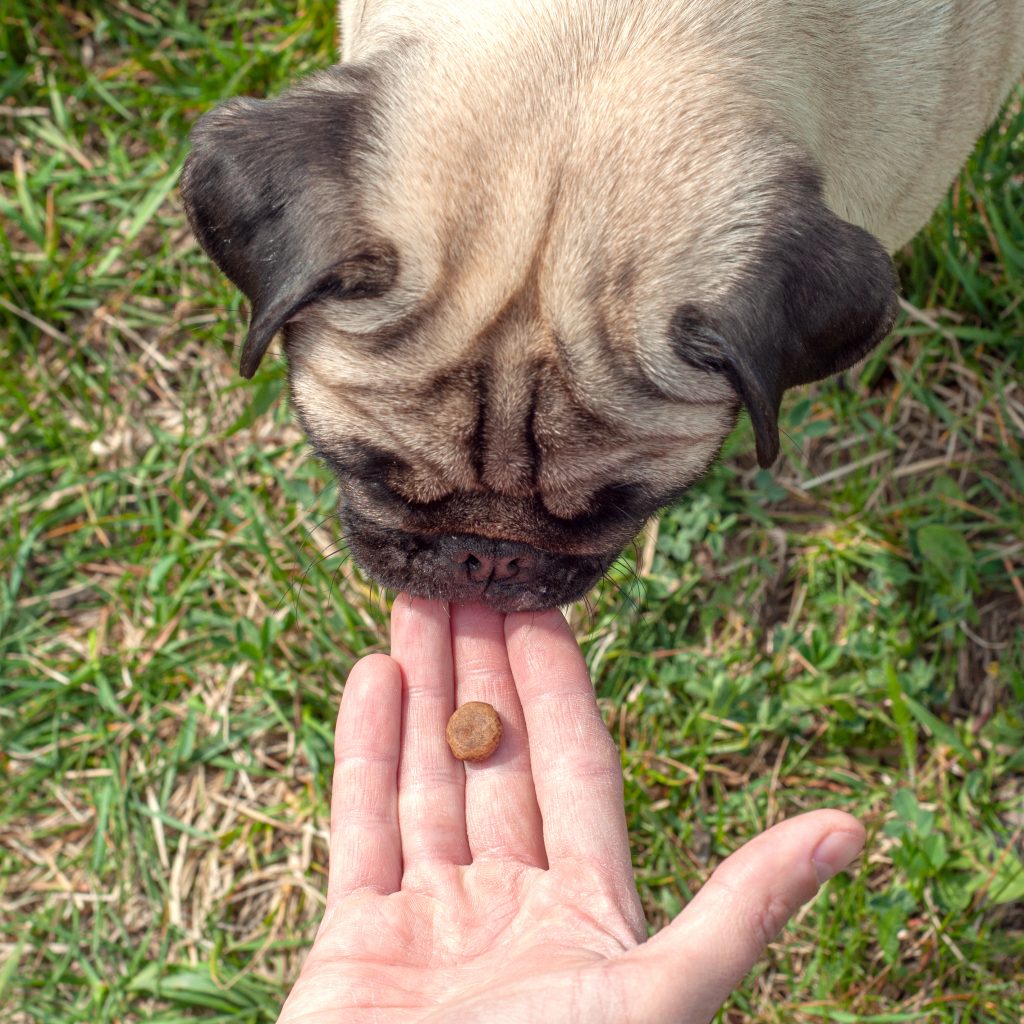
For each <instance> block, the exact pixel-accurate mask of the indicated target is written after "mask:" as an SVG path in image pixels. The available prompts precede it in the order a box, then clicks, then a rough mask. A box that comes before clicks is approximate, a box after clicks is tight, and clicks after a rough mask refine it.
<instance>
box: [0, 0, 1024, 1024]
mask: <svg viewBox="0 0 1024 1024" xmlns="http://www.w3.org/2000/svg"><path fill="white" fill-rule="evenodd" d="M331 6H332V5H330V4H312V3H303V2H300V3H298V4H297V5H296V4H294V3H287V4H286V3H284V2H283V0H265V2H262V3H260V4H255V5H251V6H250V5H245V6H243V7H242V8H239V7H238V6H236V5H235V4H229V3H227V2H226V0H211V2H209V3H204V4H201V5H196V4H188V5H187V4H185V3H184V2H183V0H182V2H174V0H152V2H150V3H147V4H144V5H142V4H140V5H138V6H133V5H132V4H130V3H128V2H127V0H111V2H109V3H105V4H97V3H81V4H75V5H71V4H44V3H42V2H41V0H11V2H9V3H7V4H6V5H5V7H4V12H3V14H2V15H0V119H2V121H3V124H4V130H3V133H2V136H0V217H2V220H3V226H4V230H3V231H2V232H0V325H2V327H0V329H2V331H3V335H2V342H0V360H2V363H0V526H2V528H0V674H2V680H0V734H2V745H0V750H2V753H0V772H2V775H3V784H4V797H3V799H2V800H0V956H2V966H0V1019H3V1020H4V1021H9V1022H12V1024H25V1022H46V1024H65V1022H72V1021H89V1022H106V1021H110V1022H115V1021H116V1022H126V1021H139V1020H147V1021H156V1022H164V1024H169V1022H172V1021H179V1020H194V1019H202V1020H207V1021H221V1020H223V1021H227V1020H231V1021H235V1022H238V1021H242V1022H254V1024H255V1022H272V1021H273V1020H274V1019H275V1017H276V1014H277V1010H278V1008H279V1006H280V1003H281V1001H282V999H283V996H284V994H285V992H286V991H287V989H288V986H289V981H290V979H291V978H292V977H293V976H294V973H295V971H296V969H297V966H298V964H299V963H300V961H301V957H302V954H303V951H304V949H305V948H307V947H308V944H309V942H310V940H311V937H312V934H313V930H314V927H315V923H316V920H317V918H318V915H319V911H320V908H321V907H322V894H323V891H324V881H325V878H324V864H325V862H326V856H325V850H326V845H325V842H326V827H327V803H326V799H327V787H328V782H329V777H330V770H331V729H332V724H333V717H334V714H335V711H336V707H337V703H338V698H339V694H340V692H341V688H342V685H343V680H344V677H345V673H346V671H347V670H348V668H349V667H350V666H351V664H352V662H353V660H354V659H355V658H356V657H358V656H360V655H361V654H364V653H366V652H369V651H372V650H376V649H380V648H382V647H383V646H384V645H385V643H386V601H385V598H384V596H383V595H381V594H380V593H379V592H377V591H375V590H374V589H373V588H371V587H370V586H368V585H367V584H366V583H365V581H363V580H361V579H360V577H359V576H358V574H357V573H355V572H354V571H353V570H352V568H351V566H350V565H349V564H348V563H347V562H346V560H345V559H344V558H343V557H342V555H341V554H340V553H338V548H337V546H336V540H337V538H336V537H335V536H334V535H333V534H332V532H331V530H330V528H329V526H327V525H325V522H324V521H325V517H327V516H328V515H329V513H330V511H331V506H332V493H331V492H332V488H331V487H330V485H329V482H328V478H327V474H326V473H325V471H324V470H322V469H321V468H320V467H319V466H318V465H317V464H315V463H314V462H313V461H312V460H311V459H310V458H309V457H308V455H307V452H306V448H305V445H304V442H303V439H302V437H301V435H300V434H299V432H298V430H297V429H296V427H295V426H294V425H293V423H292V420H291V418H290V416H289V412H288V409H287V408H286V405H285V403H284V402H283V401H278V400H277V399H278V396H279V394H280V391H281V385H282V381H283V366H282V365H281V363H280V361H277V362H275V361H273V360H271V361H270V362H269V365H267V366H265V368H264V370H263V371H261V373H260V374H259V375H258V377H257V378H256V379H255V380H254V381H253V382H251V383H242V382H240V380H239V379H238V377H237V374H236V363H237V351H238V347H239V344H240V341H241V336H242V330H243V328H242V324H243V323H244V316H243V315H242V313H241V311H240V309H239V300H238V297H237V295H236V294H235V293H234V292H233V291H232V289H231V288H230V287H228V286H227V285H226V284H225V282H224V281H223V279H221V278H220V277H219V276H218V274H217V273H216V272H214V270H213V269H212V268H211V266H210V265H209V263H208V262H207V261H206V260H205V259H204V258H203V257H202V255H201V254H200V253H199V251H198V250H197V248H196V246H195V245H194V243H193V242H192V240H191V238H190V235H189V232H188V230H187V227H186V225H185V222H184V218H183V214H182V211H181V206H180V202H179V200H178V198H177V194H176V191H175V183H176V180H177V175H178V172H179V169H180V167H181V162H182V159H183V157H184V155H185V152H186V141H185V139H186V133H187V129H188V126H189V124H190V123H191V122H192V121H193V120H194V118H195V117H196V116H197V115H198V114H199V113H200V112H201V111H203V110H204V109H206V108H207V107H208V106H209V105H211V104H212V103H213V102H215V101H216V100H218V99H219V98H222V97H224V96H227V95H229V94H233V93H236V92H251V93H260V94H262V93H265V92H268V91H275V90H278V89H280V88H283V87H284V86H285V84H286V83H288V82H290V81H292V80H294V79H295V78H296V77H298V76H299V75H301V74H302V73H304V72H306V71H308V70H310V69H312V68H313V67H316V66H322V65H324V64H326V63H328V62H329V61H330V59H331V53H332V46H333V34H334V28H333V23H332V14H333V12H332V10H331ZM1022 140H1024V111H1022V93H1021V92H1020V91H1018V93H1017V94H1016V95H1015V97H1014V98H1013V99H1012V100H1011V102H1010V103H1009V105H1008V106H1007V108H1006V110H1005V111H1004V113H1003V115H1002V116H1001V119H1000V122H999V124H998V125H996V126H995V127H994V128H993V130H992V131H990V132H989V133H988V135H987V136H986V137H985V138H984V139H983V140H982V142H981V144H980V145H979V147H978V149H977V151H976V152H975V154H974V156H973V157H972V159H971V161H970V163H969V165H968V166H967V168H966V170H965V172H964V174H963V175H962V176H961V178H960V179H959V181H958V182H957V183H956V185H955V186H954V188H953V189H952V191H951V193H950V196H949V198H948V199H947V201H946V202H945V203H944V204H943V206H942V207H941V208H940V209H939V210H938V211H937V212H936V214H935V217H934V219H933V220H932V222H931V224H930V225H929V226H928V228H927V229H926V230H925V231H923V232H922V233H921V235H920V236H919V237H918V238H917V239H916V240H915V241H914V242H913V244H912V245H910V246H909V247H908V248H907V249H906V251H905V252H903V253H901V254H900V257H899V268H900V273H901V279H902V285H903V297H904V312H903V315H902V316H901V319H900V322H899V324H898V326H897V328H896V330H895V331H894V332H893V334H892V336H891V337H890V338H889V339H888V341H887V342H886V343H885V344H884V345H883V346H882V347H881V349H880V350H879V351H878V352H877V353H876V354H874V355H873V356H872V357H871V358H870V359H869V360H868V361H867V363H866V364H865V365H864V366H863V367H862V368H860V369H859V370H858V372H856V373H854V374H849V375H847V376H846V377H845V378H843V379H842V380H839V381H835V382H831V383H827V384H823V385H821V386H818V387H816V388H807V389H802V390H800V391H799V392H798V393H795V394H793V395H791V396H789V398H788V400H787V403H786V406H785V409H784V418H785V427H786V442H785V444H784V448H785V457H784V459H783V460H782V461H781V463H780V465H779V467H777V468H776V469H775V471H774V472H773V473H771V474H767V473H764V472H760V471H758V470H757V469H756V467H755V463H754V460H753V457H752V454H751V447H752V446H751V443H750V438H749V436H748V434H747V433H746V432H745V431H744V430H742V429H741V430H740V431H739V432H738V433H737V435H736V436H735V438H734V439H733V441H732V442H731V445H730V450H729V452H728V453H727V456H726V458H725V459H724V460H723V461H722V463H721V465H719V466H718V467H717V468H716V469H715V470H714V472H712V473H711V474H710V476H709V477H708V478H707V479H706V480H705V481H704V482H703V484H702V485H701V486H700V487H699V488H698V489H697V490H696V491H695V493H694V494H693V495H692V496H691V497H690V499H689V500H688V501H687V502H686V503H685V504H684V505H682V506H680V507H679V508H678V509H675V510H672V511H670V512H669V513H667V514H666V515H665V517H664V518H663V519H662V521H661V523H660V525H659V526H658V527H657V529H652V530H651V531H650V533H649V534H648V535H647V536H646V537H645V538H642V539H641V541H640V542H639V543H638V545H637V547H636V550H635V552H634V553H633V554H632V555H631V556H630V557H629V558H628V559H627V560H626V562H624V563H623V564H622V565H621V566H620V567H619V569H618V570H617V571H618V573H619V577H618V578H617V579H616V580H614V581H612V583H611V584H609V585H607V586H605V587H604V588H603V589H602V590H601V591H600V592H598V593H596V594H595V595H594V597H593V598H592V600H591V602H590V606H589V607H579V608H575V609H573V612H572V615H573V619H574V622H575V624H576V626H577V629H578V631H579V634H580V636H581V637H582V638H583V641H584V646H585V649H586V652H587V656H588V659H589V661H590V664H591V666H592V668H593V672H594V677H595V681H596V684H597V687H598V692H599V697H600V700H601V703H602V706H603V708H604V710H605V712H606V716H607V721H608V723H609V726H610V728H611V730H612V732H613V735H614V736H615V737H616V739H617V740H618V741H619V743H620V746H621V750H622V762H623V768H624V771H625V775H626V801H627V814H628V818H629V824H630V831H631V836H632V842H633V850H634V857H635V863H636V867H637V873H638V881H639V886H640V891H641V895H642V897H643V901H644V904H645V907H646V909H647V913H648V917H649V920H650V921H651V924H652V927H657V926H659V925H660V924H661V923H663V922H664V921H666V920H667V919H669V918H670V917H671V916H672V915H673V914H675V913H677V912H678V910H679V909H680V907H681V906H682V905H684V904H685V902H686V900H687V899H688V897H689V895H690V894H691V893H692V892H693V891H695V889H696V888H698V887H699V885H700V884H701V882H702V881H703V879H704V878H706V876H707V873H708V872H709V870H710V869H711V868H712V867H713V866H714V864H715V863H717V862H718V861H719V860H720V859H721V858H722V857H723V856H724V855H725V854H726V853H727V852H729V851H730V850H732V849H734V848H735V847H736V846H737V845H739V844H740V843H741V842H742V841H744V840H745V839H747V838H749V837H750V836H752V835H754V834H755V833H756V832H758V831H759V830H761V829H763V828H764V827H765V826H766V825H768V824H770V823H772V822H773V821H776V820H778V819H780V818H782V817H784V816H786V815H789V814H792V813H795V812H797V811H801V810H804V809H809V808H812V807H817V806H822V805H832V806H840V807H844V808H847V809H849V810H851V811H852V812H854V813H856V814H857V815H859V816H860V817H861V818H862V819H863V820H864V821H865V822H866V823H867V825H868V827H869V832H870V840H869V846H868V851H867V854H866V856H865V858H864V859H863V861H862V863H861V864H860V866H859V868H858V869H857V870H856V872H855V873H854V874H853V875H852V876H850V877H844V878H840V879H837V880H836V881H834V882H832V883H831V884H830V885H829V886H828V888H827V891H826V892H825V893H824V894H823V895H822V896H821V897H820V898H819V899H818V900H817V901H816V902H815V903H814V904H812V905H811V906H810V907H808V908H807V909H806V910H805V911H804V912H803V913H801V915H800V916H799V917H798V919H797V920H796V921H795V922H794V924H793V925H791V927H790V928H789V929H788V930H787V932H786V933H785V935H784V936H783V937H781V938H780V939H779V940H778V941H777V942H776V943H775V944H773V946H772V948H771V950H770V953H769V955H768V956H767V957H766V958H765V959H764V961H763V962H762V963H761V964H760V965H759V966H758V968H757V969H756V970H755V971H754V973H753V974H752V975H751V976H750V978H748V980H747V982H746V983H745V985H744V986H743V988H742V989H741V990H740V991H739V992H738V993H737V994H736V995H735V996H734V997H733V999H732V1001H731V1002H730V1004H729V1005H728V1006H727V1007H726V1008H725V1009H723V1011H722V1013H721V1015H720V1017H719V1020H720V1021H721V1022H729V1024H739V1022H748V1021H757V1022H761V1021H765V1022H782V1021H786V1022H798V1024H805V1022H807V1024H811V1022H813V1024H819V1022H822V1024H823V1022H832V1021H835V1022H854V1021H857V1022H865V1024H866V1022H890V1021H917V1022H929V1024H931V1022H963V1024H967V1022H983V1021H984V1022H999V1024H1019V1021H1020V1007H1021V1005H1022V1002H1024V978H1022V970H1024V968H1022V965H1024V867H1022V859H1021V858H1022V850H1024V843H1022V834H1024V802H1022V791H1024V718H1022V708H1024V566H1022V563H1024V507H1022V506H1024V499H1022V495H1024V458H1022V445H1021V441H1022V437H1024V390H1022V384H1021V380H1022V377H1021V371H1022V369H1024V344H1022V338H1024V298H1022V297H1024V208H1022V204H1021V201H1020V196H1021V192H1022V187H1024V141H1022Z"/></svg>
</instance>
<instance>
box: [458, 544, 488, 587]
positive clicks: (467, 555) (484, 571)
mask: <svg viewBox="0 0 1024 1024" xmlns="http://www.w3.org/2000/svg"><path fill="white" fill-rule="evenodd" d="M452 561H453V562H454V563H455V564H456V565H458V566H460V567H461V568H462V569H463V570H464V571H465V573H466V575H467V576H468V577H469V579H471V580H474V581H475V582H477V583H480V582H483V581H484V580H487V579H490V576H491V570H492V569H493V568H494V561H493V560H492V559H490V558H488V557H487V556H486V555H481V554H479V553H478V552H475V551H469V550H467V549H465V548H463V550H461V551H458V552H456V553H455V554H454V555H453V556H452Z"/></svg>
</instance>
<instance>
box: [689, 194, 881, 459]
mask: <svg viewBox="0 0 1024 1024" xmlns="http://www.w3.org/2000/svg"><path fill="white" fill-rule="evenodd" d="M795 193H796V194H795V195H793V197H792V200H791V201H789V202H787V203H786V204H785V205H786V206H787V207H788V209H787V210H786V213H785V215H784V216H782V217H779V218H778V219H777V220H776V222H775V224H774V225H773V227H772V230H771V232H770V237H767V238H766V240H765V242H764V244H763V246H762V249H761V252H760V254H759V256H758V257H757V258H756V259H755V261H754V263H753V266H752V267H751V269H750V271H748V273H747V275H746V276H745V278H744V280H743V281H742V282H741V283H740V284H739V286H738V287H736V288H735V289H734V290H733V291H732V292H731V293H730V294H729V295H728V297H727V298H726V299H725V300H724V301H723V302H722V303H721V306H720V307H719V308H717V309H714V310H711V309H704V308H697V307H696V306H692V305H684V306H681V307H679V309H677V311H676V313H675V316H674V318H673V321H672V335H671V336H672V344H673V348H674V350H675V352H676V353H677V354H678V355H679V356H680V357H681V358H682V359H684V360H685V361H686V362H688V363H690V364H691V365H694V366H696V367H698V368H700V369H704V370H712V371H715V372H719V373H723V374H725V375H726V376H727V377H728V378H729V381H730V383H731V384H732V386H733V387H734V389H735V390H736V392H737V394H738V395H739V397H740V400H741V401H742V402H743V404H744V405H745V406H746V408H747V411H748V412H749V414H750V420H751V423H752V425H753V428H754V437H755V439H756V444H757V459H758V462H759V463H760V465H761V466H764V467H767V466H770V465H771V464H772V463H773V462H774V461H775V459H776V457H777V456H778V454H779V424H778V417H779V407H780V405H781V402H782V394H783V392H784V391H785V390H786V389H787V388H791V387H794V386H795V385H797V384H807V383H810V382H811V381H815V380H821V379H822V378H823V377H828V376H829V375H831V374H833V373H838V372H839V371H840V370H845V369H846V368H847V367H849V366H852V365H853V364H854V363H855V362H857V360H858V359H860V358H861V357H862V356H864V355H866V354H867V353H868V352H869V351H870V350H871V349H872V348H874V347H875V346H876V345H877V344H878V343H879V342H880V341H881V340H882V339H883V338H884V337H885V336H886V334H888V333H889V330H890V329H891V327H892V325H893V321H894V320H895V318H896V309H897V303H896V275H895V272H894V270H893V265H892V260H891V259H890V258H889V255H888V253H887V252H886V251H885V249H884V248H883V247H882V244H881V243H880V242H879V241H878V240H877V239H876V238H875V237H874V236H873V235H871V234H870V233H868V232H867V231H865V230H863V229H862V228H859V227H855V226H854V225H853V224H848V223H847V222H846V221H844V220H842V219H841V218H839V217H837V216H836V215H835V214H834V213H833V212H832V211H831V210H830V209H829V208H828V207H827V206H826V204H825V203H824V201H823V200H822V198H821V185H820V180H819V179H818V177H817V176H816V175H813V174H804V175H803V177H802V178H801V179H800V180H799V187H798V188H797V189H796V190H795Z"/></svg>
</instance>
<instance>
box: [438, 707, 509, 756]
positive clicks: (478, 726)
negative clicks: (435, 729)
mask: <svg viewBox="0 0 1024 1024" xmlns="http://www.w3.org/2000/svg"><path fill="white" fill-rule="evenodd" d="M444 734H445V737H446V739H447V740H448V746H449V747H450V748H451V752H452V753H453V754H454V755H455V756H456V757H457V758H458V759H459V760H460V761H483V760H485V759H486V758H488V757H490V756H491V754H493V753H494V751H495V750H497V749H498V744H499V743H500V742H501V719H500V718H499V717H498V712H497V711H495V710H494V708H492V707H491V705H490V704H485V703H484V702H483V701H480V700H471V701H469V703H468V704H463V705H462V707H461V708H459V709H458V710H457V711H456V712H455V714H454V715H452V717H451V718H449V719H448V728H447V729H445V732H444Z"/></svg>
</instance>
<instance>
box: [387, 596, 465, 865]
mask: <svg viewBox="0 0 1024 1024" xmlns="http://www.w3.org/2000/svg"><path fill="white" fill-rule="evenodd" d="M391 656H392V657H393V658H394V659H395V660H396V661H397V662H398V663H399V665H401V667H402V681H403V687H402V741H401V752H400V756H399V762H398V820H399V823H400V826H401V833H402V860H403V864H404V868H405V872H406V874H407V875H408V873H409V872H410V870H415V869H417V868H419V867H421V866H423V865H431V864H436V863H445V864H468V863H469V862H470V855H469V842H468V841H467V839H466V814H465V781H466V773H465V772H464V771H463V769H462V764H461V763H460V762H459V761H456V760H455V759H454V758H453V757H452V755H451V752H450V751H449V750H448V744H447V741H446V740H445V735H444V731H445V727H446V726H447V724H448V719H449V718H450V717H451V715H452V711H453V710H454V708H455V682H454V678H453V672H452V641H451V633H450V627H449V619H448V607H447V605H444V604H442V603H440V602H438V601H426V600H424V599H422V598H414V597H410V596H409V595H407V594H399V596H398V597H397V598H396V600H395V604H394V607H393V608H392V611H391Z"/></svg>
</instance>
